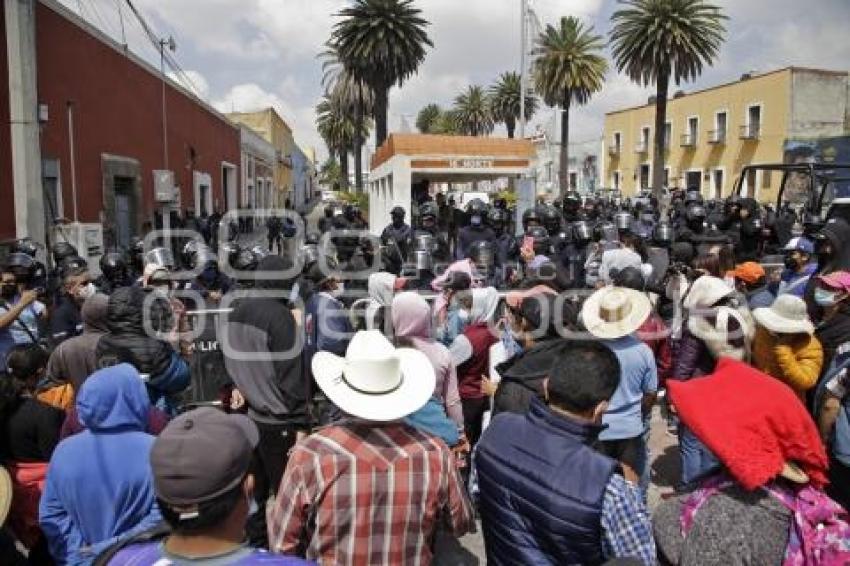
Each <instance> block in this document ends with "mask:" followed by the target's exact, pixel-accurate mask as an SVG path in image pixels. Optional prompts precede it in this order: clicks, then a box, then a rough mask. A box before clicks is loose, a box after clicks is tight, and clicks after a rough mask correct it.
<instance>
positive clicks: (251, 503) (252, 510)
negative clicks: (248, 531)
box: [248, 496, 260, 517]
mask: <svg viewBox="0 0 850 566" xmlns="http://www.w3.org/2000/svg"><path fill="white" fill-rule="evenodd" d="M259 511H260V506H259V505H257V500H256V499H254V498H253V497H251V496H249V497H248V516H249V517H250V516H251V515H256V514H257V513H258V512H259Z"/></svg>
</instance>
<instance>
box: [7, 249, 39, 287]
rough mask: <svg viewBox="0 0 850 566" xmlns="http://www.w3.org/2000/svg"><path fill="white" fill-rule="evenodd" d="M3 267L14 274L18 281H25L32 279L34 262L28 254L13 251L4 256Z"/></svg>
mask: <svg viewBox="0 0 850 566" xmlns="http://www.w3.org/2000/svg"><path fill="white" fill-rule="evenodd" d="M5 269H6V271H9V272H11V273H14V274H15V278H16V279H17V280H18V283H25V282H28V281H29V280H30V279H32V276H33V274H34V273H35V270H36V263H35V260H34V259H33V258H32V257H31V256H30V255H28V254H25V253H22V252H14V253H11V254H9V256H8V257H7V258H6V263H5Z"/></svg>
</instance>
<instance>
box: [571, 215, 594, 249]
mask: <svg viewBox="0 0 850 566" xmlns="http://www.w3.org/2000/svg"><path fill="white" fill-rule="evenodd" d="M592 237H593V230H591V229H590V224H588V223H587V222H586V221H584V220H579V221H577V222H574V223H573V238H575V240H576V241H577V242H580V243H582V244H584V243H587V242H589V241H590V240H591V238H592Z"/></svg>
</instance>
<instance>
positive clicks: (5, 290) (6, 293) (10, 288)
mask: <svg viewBox="0 0 850 566" xmlns="http://www.w3.org/2000/svg"><path fill="white" fill-rule="evenodd" d="M17 292H18V286H17V285H15V284H14V283H6V284H4V285H3V286H2V287H0V295H2V297H3V298H4V299H12V298H14V297H15V295H16V294H17Z"/></svg>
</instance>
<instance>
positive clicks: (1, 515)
mask: <svg viewBox="0 0 850 566" xmlns="http://www.w3.org/2000/svg"><path fill="white" fill-rule="evenodd" d="M11 508H12V477H11V476H10V475H9V472H7V471H6V468H4V467H3V466H0V527H2V526H3V525H4V524H5V523H6V519H7V518H8V517H9V510H10V509H11Z"/></svg>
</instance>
